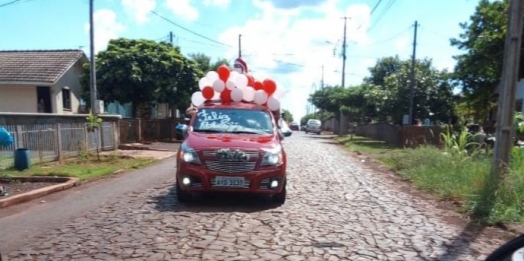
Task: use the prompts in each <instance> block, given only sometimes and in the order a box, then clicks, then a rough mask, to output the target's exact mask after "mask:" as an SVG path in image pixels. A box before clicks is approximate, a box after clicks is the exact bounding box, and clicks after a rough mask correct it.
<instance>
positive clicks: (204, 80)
mask: <svg viewBox="0 0 524 261" xmlns="http://www.w3.org/2000/svg"><path fill="white" fill-rule="evenodd" d="M206 86H209V82H208V81H207V78H206V77H202V78H200V80H199V81H198V88H200V90H202V89H204V87H206Z"/></svg>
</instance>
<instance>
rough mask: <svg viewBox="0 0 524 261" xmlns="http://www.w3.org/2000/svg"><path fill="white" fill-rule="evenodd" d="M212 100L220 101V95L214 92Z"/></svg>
mask: <svg viewBox="0 0 524 261" xmlns="http://www.w3.org/2000/svg"><path fill="white" fill-rule="evenodd" d="M213 100H220V93H219V92H215V95H213Z"/></svg>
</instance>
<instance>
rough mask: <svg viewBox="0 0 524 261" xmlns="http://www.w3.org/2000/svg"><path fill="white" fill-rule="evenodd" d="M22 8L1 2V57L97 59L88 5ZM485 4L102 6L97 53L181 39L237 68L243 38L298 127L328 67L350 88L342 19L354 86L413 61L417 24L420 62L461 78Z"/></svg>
mask: <svg viewBox="0 0 524 261" xmlns="http://www.w3.org/2000/svg"><path fill="white" fill-rule="evenodd" d="M13 1H14V0H0V50H14V49H17V50H25V49H77V48H82V49H83V50H84V51H86V53H87V54H88V51H89V34H88V31H87V30H88V22H89V2H88V0H19V1H16V2H14V3H13V4H9V5H5V6H2V5H3V4H8V3H10V2H13ZM477 4H478V1H474V0H95V31H96V32H95V38H96V39H95V42H96V44H95V47H96V50H97V51H99V50H103V49H104V48H105V47H106V44H107V42H108V40H109V39H112V38H117V37H128V38H147V39H152V40H158V41H161V40H168V39H169V37H168V35H169V32H173V34H174V43H175V44H177V45H179V46H180V47H181V49H182V52H183V53H185V54H189V53H195V52H202V53H205V54H207V55H209V56H211V57H213V58H215V59H216V58H222V57H223V58H227V59H229V60H230V61H232V60H233V59H235V58H236V57H237V56H238V35H239V34H242V56H243V58H244V59H245V60H247V62H248V66H249V67H250V71H251V73H252V74H253V75H254V76H255V78H257V79H264V78H266V77H270V78H273V79H274V80H275V81H276V82H277V84H278V88H281V89H282V90H285V95H284V97H282V98H281V102H282V107H283V108H284V109H288V110H290V111H291V112H292V113H293V115H294V116H295V118H296V119H299V118H300V117H302V116H303V115H304V114H305V113H306V112H307V97H308V95H309V94H310V93H311V92H312V91H313V89H314V88H315V87H316V88H319V87H320V82H321V79H322V66H324V82H325V84H326V85H336V84H341V70H342V59H341V56H340V53H341V50H342V48H341V47H342V38H343V26H344V22H343V21H344V20H343V19H342V18H341V17H343V16H347V17H349V19H348V20H347V61H346V80H345V82H346V84H345V85H346V86H352V85H356V84H359V83H361V81H362V78H363V77H365V76H367V75H368V67H370V66H372V65H374V64H375V62H376V60H377V59H378V58H381V57H386V56H394V55H398V56H399V57H400V58H401V59H409V57H410V56H411V52H412V41H413V24H414V22H415V21H418V23H419V25H420V26H419V28H418V37H417V41H418V45H417V54H416V55H417V58H426V57H427V58H431V59H433V62H434V66H435V67H437V68H440V69H443V68H449V69H452V68H453V66H454V64H455V61H454V60H453V59H452V56H453V55H454V54H457V53H459V51H458V50H457V49H456V48H455V47H451V46H450V44H449V39H450V38H454V37H458V35H459V34H460V33H461V32H462V30H461V29H460V27H459V23H461V22H466V21H469V17H470V15H472V14H473V13H474V10H475V7H476V6H477ZM375 6H376V8H375ZM373 8H375V10H374V11H373V12H371V11H372V10H373ZM151 11H155V12H156V13H158V14H160V15H162V16H164V17H166V18H167V19H169V20H170V21H171V22H172V23H170V22H168V21H165V20H164V19H162V18H160V17H159V16H157V15H155V14H153V13H152V12H151ZM173 23H174V24H173ZM175 24H176V25H175ZM177 25H178V26H177ZM183 28H185V29H186V30H185V29H183ZM188 30H189V31H188ZM315 85H316V86H315Z"/></svg>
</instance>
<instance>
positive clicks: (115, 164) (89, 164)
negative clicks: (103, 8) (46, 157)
mask: <svg viewBox="0 0 524 261" xmlns="http://www.w3.org/2000/svg"><path fill="white" fill-rule="evenodd" d="M100 157H101V158H100V161H98V160H97V159H96V156H92V155H88V156H86V155H81V157H79V158H76V159H73V160H68V161H66V162H64V163H63V164H59V163H57V162H53V163H48V164H36V165H33V166H31V168H29V169H27V170H24V171H17V170H15V169H8V170H4V171H2V172H3V175H8V176H67V177H77V178H79V179H80V180H89V179H94V178H99V177H103V176H107V175H110V174H113V173H114V172H116V171H118V170H129V169H139V168H142V167H145V166H147V165H149V164H151V163H153V162H155V161H156V160H155V159H151V158H137V159H134V158H121V157H118V156H115V155H110V156H100Z"/></svg>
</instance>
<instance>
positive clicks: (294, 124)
mask: <svg viewBox="0 0 524 261" xmlns="http://www.w3.org/2000/svg"><path fill="white" fill-rule="evenodd" d="M289 128H290V129H291V130H294V131H299V130H300V126H298V123H296V122H292V123H291V124H289Z"/></svg>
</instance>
